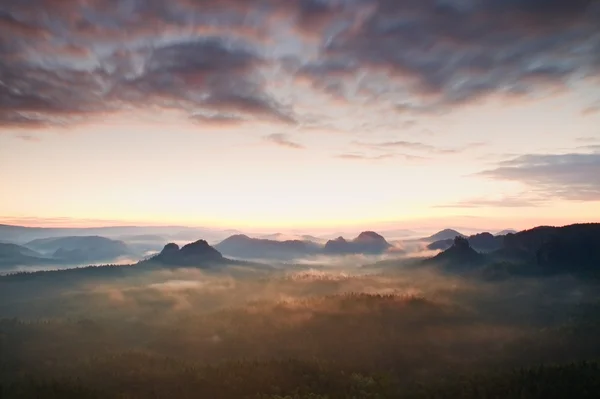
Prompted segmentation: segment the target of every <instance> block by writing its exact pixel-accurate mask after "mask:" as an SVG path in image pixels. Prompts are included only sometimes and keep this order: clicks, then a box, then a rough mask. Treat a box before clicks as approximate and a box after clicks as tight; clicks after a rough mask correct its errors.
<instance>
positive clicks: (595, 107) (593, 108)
mask: <svg viewBox="0 0 600 399" xmlns="http://www.w3.org/2000/svg"><path fill="white" fill-rule="evenodd" d="M598 112H600V104H598V105H590V106H589V107H587V108H585V109H584V110H583V111H581V114H582V115H584V116H588V115H593V114H596V113H598Z"/></svg>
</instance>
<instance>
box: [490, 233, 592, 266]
mask: <svg viewBox="0 0 600 399" xmlns="http://www.w3.org/2000/svg"><path fill="white" fill-rule="evenodd" d="M494 255H496V256H497V257H503V258H505V259H506V258H509V259H521V260H523V261H528V262H530V263H535V264H536V265H537V266H539V267H540V268H541V269H542V270H544V271H545V272H548V273H555V272H584V271H598V270H599V269H600V223H589V224H574V225H569V226H563V227H548V226H542V227H536V228H534V229H531V230H525V231H522V232H519V233H517V234H508V235H506V236H505V237H504V246H503V248H502V249H501V250H500V251H498V252H497V253H495V254H494Z"/></svg>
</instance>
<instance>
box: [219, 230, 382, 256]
mask: <svg viewBox="0 0 600 399" xmlns="http://www.w3.org/2000/svg"><path fill="white" fill-rule="evenodd" d="M306 238H308V237H306ZM391 247H392V245H391V244H389V243H388V242H387V241H386V240H385V238H383V236H381V235H379V234H377V233H375V232H372V231H366V232H362V233H360V234H359V235H358V237H356V238H354V239H353V240H350V241H347V240H346V239H345V238H343V237H339V238H337V239H335V240H329V241H327V242H326V243H325V245H321V244H319V243H317V242H314V241H311V240H308V239H307V240H285V241H278V240H270V239H264V238H251V237H248V236H246V235H243V234H237V235H233V236H231V237H229V238H227V239H225V240H223V241H222V242H220V243H219V244H217V245H216V246H215V248H216V249H217V250H219V251H220V252H222V253H223V254H225V255H227V256H233V257H237V258H244V259H277V260H292V259H299V258H305V257H309V256H314V255H347V254H373V255H374V254H382V253H384V252H386V251H387V250H389V249H390V248H391Z"/></svg>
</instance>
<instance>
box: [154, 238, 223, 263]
mask: <svg viewBox="0 0 600 399" xmlns="http://www.w3.org/2000/svg"><path fill="white" fill-rule="evenodd" d="M222 259H223V255H221V253H220V252H219V251H217V250H216V249H214V248H213V247H211V246H210V245H209V244H208V242H206V240H198V241H195V242H192V243H189V244H187V245H185V246H183V247H182V248H181V249H180V248H179V246H178V245H177V244H174V243H170V244H167V245H165V247H164V248H163V250H162V251H161V252H160V253H159V254H158V255H156V256H155V257H154V258H152V259H151V260H153V261H157V262H160V263H163V264H167V265H175V266H201V265H204V264H205V263H206V262H211V261H220V260H222Z"/></svg>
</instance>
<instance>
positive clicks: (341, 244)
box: [323, 231, 392, 255]
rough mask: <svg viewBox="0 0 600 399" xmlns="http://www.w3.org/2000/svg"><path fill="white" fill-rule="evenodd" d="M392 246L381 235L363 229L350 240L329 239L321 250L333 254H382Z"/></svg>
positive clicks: (340, 238)
mask: <svg viewBox="0 0 600 399" xmlns="http://www.w3.org/2000/svg"><path fill="white" fill-rule="evenodd" d="M391 247H392V245H391V244H390V243H388V242H387V241H386V240H385V238H383V236H381V235H379V234H377V233H375V232H373V231H364V232H362V233H360V234H359V235H358V237H356V238H355V239H353V240H352V241H347V240H346V239H345V238H344V237H338V238H336V239H335V240H329V241H327V243H326V244H325V248H324V249H323V252H325V253H326V254H329V255H333V254H337V255H340V254H373V255H375V254H382V253H384V252H386V251H387V250H389V249H390V248H391Z"/></svg>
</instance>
